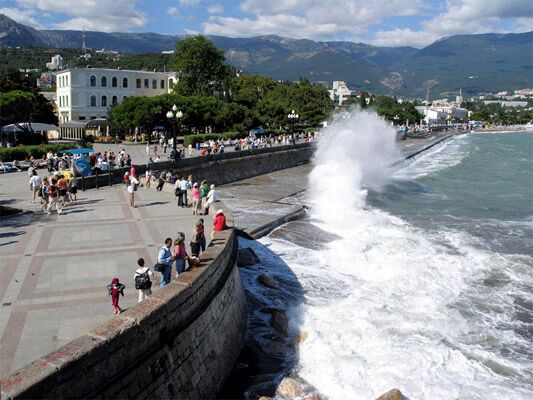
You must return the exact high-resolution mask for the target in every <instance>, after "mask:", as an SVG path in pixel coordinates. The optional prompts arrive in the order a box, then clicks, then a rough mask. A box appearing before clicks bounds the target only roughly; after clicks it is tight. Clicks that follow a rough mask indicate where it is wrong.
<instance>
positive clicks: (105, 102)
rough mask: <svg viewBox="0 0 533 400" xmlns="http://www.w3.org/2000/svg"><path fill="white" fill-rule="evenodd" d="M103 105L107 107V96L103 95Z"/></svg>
mask: <svg viewBox="0 0 533 400" xmlns="http://www.w3.org/2000/svg"><path fill="white" fill-rule="evenodd" d="M102 107H107V96H102Z"/></svg>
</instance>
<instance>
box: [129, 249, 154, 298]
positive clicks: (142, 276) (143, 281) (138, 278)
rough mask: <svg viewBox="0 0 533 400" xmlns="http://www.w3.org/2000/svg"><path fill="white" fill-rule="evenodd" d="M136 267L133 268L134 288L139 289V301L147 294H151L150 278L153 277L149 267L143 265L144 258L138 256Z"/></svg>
mask: <svg viewBox="0 0 533 400" xmlns="http://www.w3.org/2000/svg"><path fill="white" fill-rule="evenodd" d="M137 265H138V268H137V269H136V270H135V276H134V277H133V279H134V280H135V289H137V290H138V291H139V300H138V301H137V302H138V303H140V302H141V301H143V300H144V299H146V298H147V297H148V296H151V295H152V289H151V288H152V279H153V278H154V273H153V272H152V270H150V268H148V267H146V266H145V265H144V258H139V259H138V260H137Z"/></svg>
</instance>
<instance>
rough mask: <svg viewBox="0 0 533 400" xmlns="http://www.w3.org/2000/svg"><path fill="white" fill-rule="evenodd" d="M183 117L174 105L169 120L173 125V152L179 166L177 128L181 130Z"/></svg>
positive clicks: (169, 113)
mask: <svg viewBox="0 0 533 400" xmlns="http://www.w3.org/2000/svg"><path fill="white" fill-rule="evenodd" d="M182 117H183V113H182V112H181V111H178V107H177V106H176V105H175V104H174V105H173V106H172V109H171V110H169V111H168V112H167V118H168V120H169V121H170V123H171V124H172V151H173V152H174V163H175V164H177V163H178V160H179V157H178V152H177V151H176V126H177V127H178V129H179V120H180V118H182Z"/></svg>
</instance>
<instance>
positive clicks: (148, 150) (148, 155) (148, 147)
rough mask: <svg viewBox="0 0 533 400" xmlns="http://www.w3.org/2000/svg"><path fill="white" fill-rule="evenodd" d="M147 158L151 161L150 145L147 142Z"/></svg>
mask: <svg viewBox="0 0 533 400" xmlns="http://www.w3.org/2000/svg"><path fill="white" fill-rule="evenodd" d="M146 158H147V159H150V144H149V143H148V142H146Z"/></svg>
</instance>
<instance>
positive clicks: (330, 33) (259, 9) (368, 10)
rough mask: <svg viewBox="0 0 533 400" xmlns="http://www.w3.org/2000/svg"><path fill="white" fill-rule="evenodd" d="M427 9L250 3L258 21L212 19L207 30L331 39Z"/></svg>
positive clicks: (334, 1) (377, 1)
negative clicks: (394, 17)
mask: <svg viewBox="0 0 533 400" xmlns="http://www.w3.org/2000/svg"><path fill="white" fill-rule="evenodd" d="M425 7H426V5H425V3H424V1H423V0H373V1H368V0H351V1H346V0H285V1H283V2H281V1H278V0H246V1H244V2H243V3H241V5H240V8H241V10H242V11H245V12H247V13H250V14H253V15H255V18H242V19H239V18H234V17H220V16H212V17H210V18H209V19H208V21H207V22H205V23H204V24H203V29H204V32H205V33H207V34H218V35H227V36H254V35H266V34H278V35H282V36H290V37H295V38H315V39H316V38H317V39H327V38H337V37H339V36H341V35H348V36H353V35H355V34H361V33H363V32H365V31H366V30H367V29H368V27H369V26H370V25H372V24H376V23H379V22H380V21H382V20H383V19H385V18H388V17H391V16H405V15H413V14H416V13H417V12H419V11H420V10H422V9H424V8H425Z"/></svg>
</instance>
